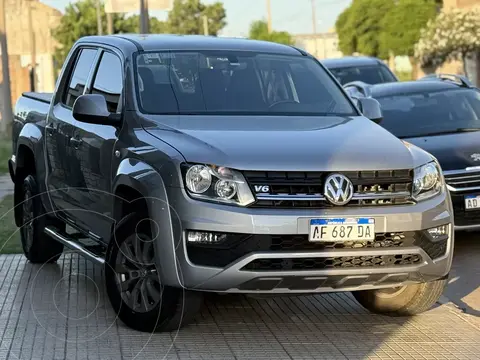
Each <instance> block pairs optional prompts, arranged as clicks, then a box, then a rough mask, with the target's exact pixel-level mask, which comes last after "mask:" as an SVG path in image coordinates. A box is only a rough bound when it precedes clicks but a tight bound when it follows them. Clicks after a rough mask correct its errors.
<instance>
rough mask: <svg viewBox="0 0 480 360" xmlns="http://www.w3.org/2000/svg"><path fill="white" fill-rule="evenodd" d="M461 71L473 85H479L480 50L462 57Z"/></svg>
mask: <svg viewBox="0 0 480 360" xmlns="http://www.w3.org/2000/svg"><path fill="white" fill-rule="evenodd" d="M463 71H464V73H465V76H466V77H467V78H468V79H469V80H470V81H471V82H472V84H473V85H474V86H477V87H478V86H480V52H477V53H470V54H467V55H465V56H464V57H463Z"/></svg>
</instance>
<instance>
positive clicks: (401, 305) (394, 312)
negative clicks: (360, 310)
mask: <svg viewBox="0 0 480 360" xmlns="http://www.w3.org/2000/svg"><path fill="white" fill-rule="evenodd" d="M446 284H447V279H439V280H435V281H431V282H427V283H421V284H413V285H406V286H402V287H395V288H388V289H377V290H364V291H354V292H353V293H352V294H353V296H354V297H355V299H357V301H358V302H359V303H360V304H361V305H362V306H363V307H364V308H366V309H367V310H370V311H371V312H373V313H378V314H385V315H390V316H412V315H417V314H420V313H423V312H425V311H427V310H429V309H430V308H431V307H432V306H433V305H435V303H436V302H437V301H438V299H439V298H440V296H441V295H442V293H443V290H444V289H445V286H446Z"/></svg>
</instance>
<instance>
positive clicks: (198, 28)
mask: <svg viewBox="0 0 480 360" xmlns="http://www.w3.org/2000/svg"><path fill="white" fill-rule="evenodd" d="M204 15H206V16H207V18H208V33H209V35H215V36H216V35H217V34H218V32H219V31H220V30H222V29H223V28H224V27H225V25H226V24H227V23H226V21H225V18H226V16H227V15H226V12H225V8H224V7H223V4H222V3H220V2H216V3H213V4H211V5H204V4H203V3H202V2H201V1H200V0H175V1H174V3H173V8H172V10H171V11H170V13H169V14H168V20H167V25H168V30H169V32H171V33H173V34H189V35H196V34H203V16H204Z"/></svg>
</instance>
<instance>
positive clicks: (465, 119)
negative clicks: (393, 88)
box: [376, 89, 480, 137]
mask: <svg viewBox="0 0 480 360" xmlns="http://www.w3.org/2000/svg"><path fill="white" fill-rule="evenodd" d="M376 99H377V100H378V101H379V102H380V105H381V106H382V111H383V120H382V122H381V125H382V126H383V127H384V128H386V129H387V130H388V131H390V132H391V133H393V134H394V135H395V136H397V137H418V136H427V135H428V134H434V133H448V132H458V131H462V129H463V130H472V129H478V130H480V92H479V91H476V90H472V89H469V90H466V89H462V90H448V91H441V92H431V93H416V94H406V95H398V96H388V97H380V98H376Z"/></svg>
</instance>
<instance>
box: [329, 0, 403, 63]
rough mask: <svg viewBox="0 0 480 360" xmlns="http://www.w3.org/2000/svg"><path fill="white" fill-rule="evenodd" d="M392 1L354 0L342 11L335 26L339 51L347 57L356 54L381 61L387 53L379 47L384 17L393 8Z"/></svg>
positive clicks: (393, 2)
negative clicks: (373, 57)
mask: <svg viewBox="0 0 480 360" xmlns="http://www.w3.org/2000/svg"><path fill="white" fill-rule="evenodd" d="M394 4H395V1H394V0H355V1H353V2H352V4H351V5H350V6H349V7H348V8H347V9H345V10H344V12H343V13H342V14H340V16H339V17H338V19H337V22H336V24H335V26H336V28H337V33H338V37H339V46H340V50H341V51H342V52H343V53H345V54H348V55H351V54H353V53H354V52H358V53H361V54H364V55H368V56H375V57H379V58H382V59H385V58H387V57H388V52H387V51H386V50H385V49H384V48H383V47H382V46H381V34H382V32H383V31H384V29H383V27H384V22H383V21H381V20H380V19H382V18H383V17H384V16H386V14H387V13H388V12H389V10H390V9H392V8H393V6H394Z"/></svg>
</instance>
